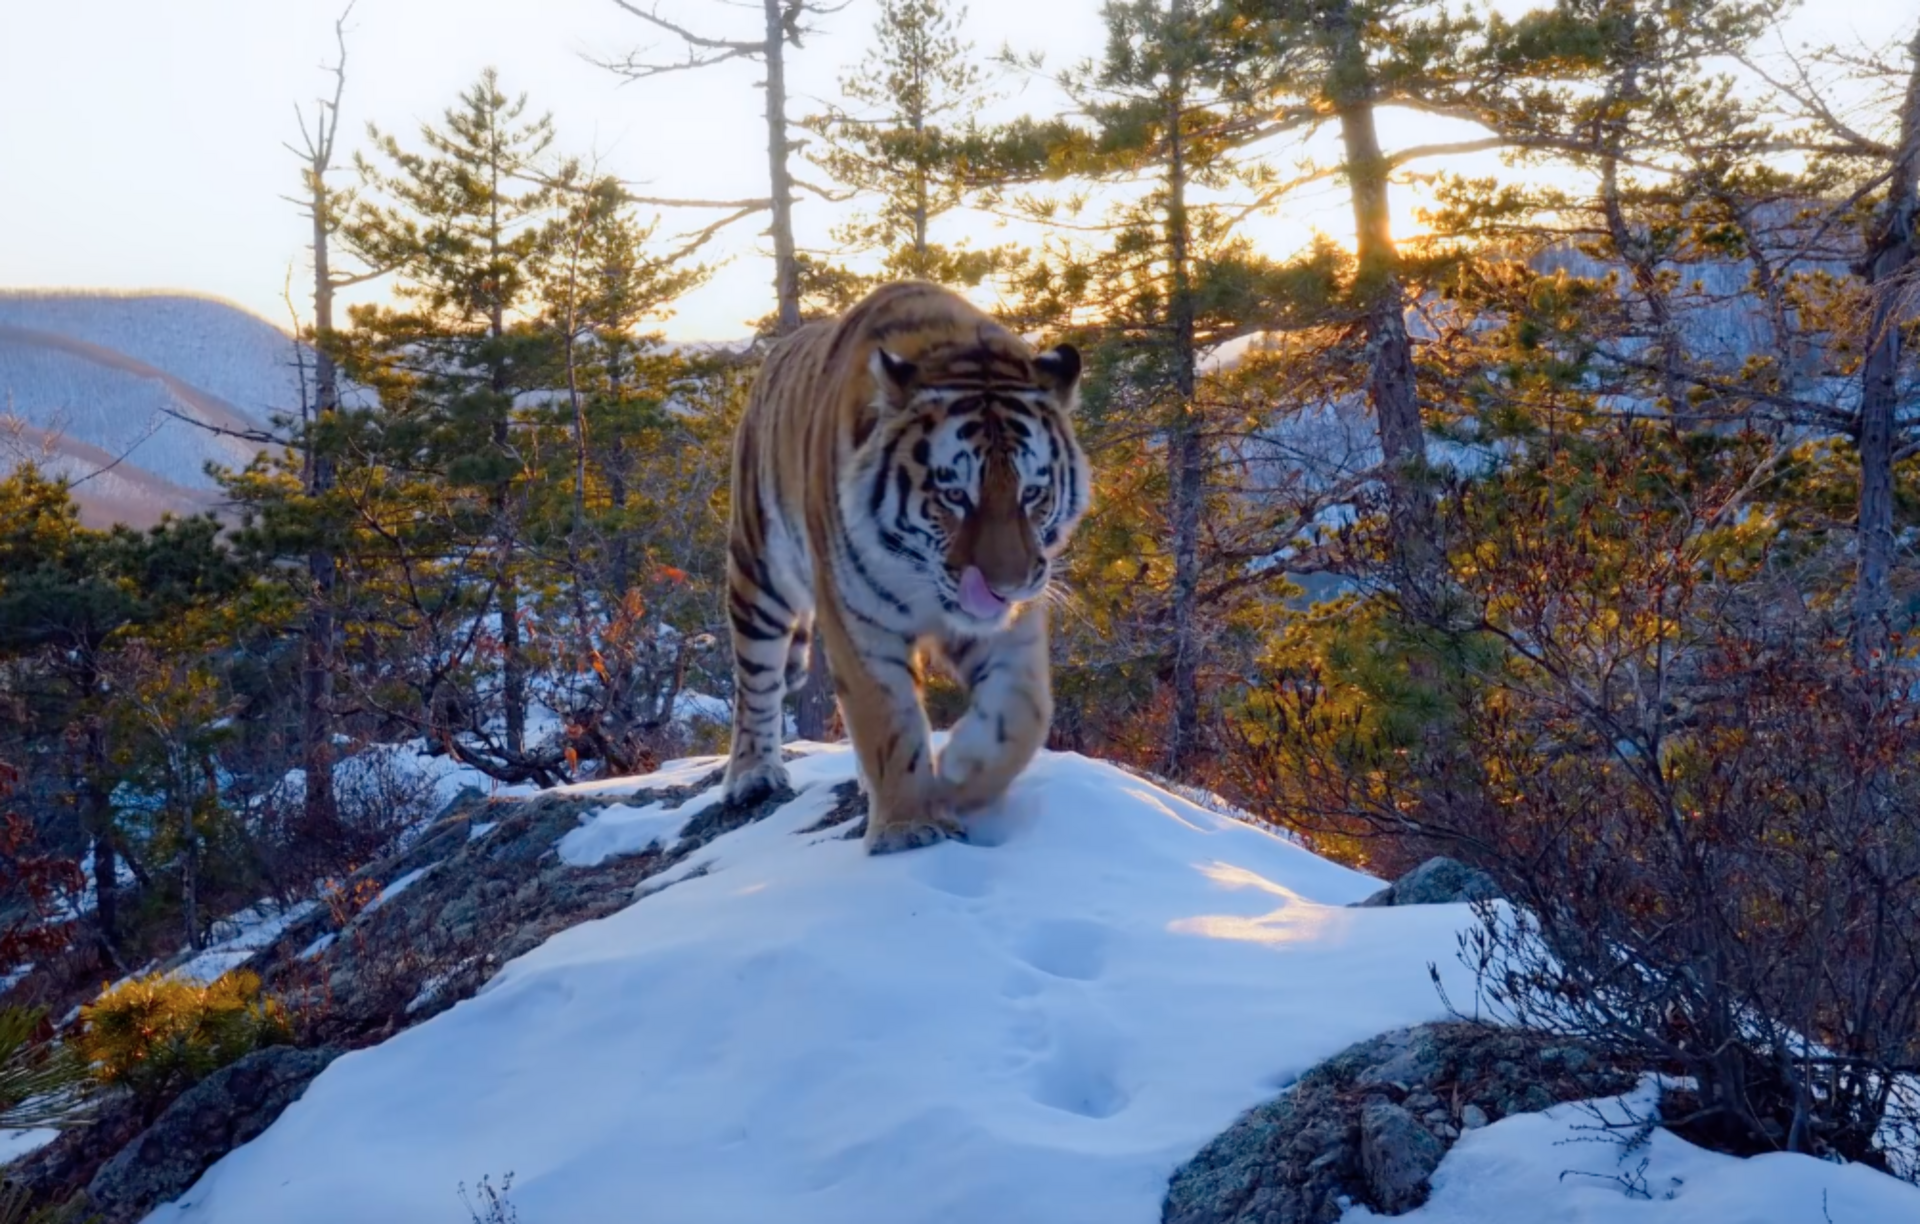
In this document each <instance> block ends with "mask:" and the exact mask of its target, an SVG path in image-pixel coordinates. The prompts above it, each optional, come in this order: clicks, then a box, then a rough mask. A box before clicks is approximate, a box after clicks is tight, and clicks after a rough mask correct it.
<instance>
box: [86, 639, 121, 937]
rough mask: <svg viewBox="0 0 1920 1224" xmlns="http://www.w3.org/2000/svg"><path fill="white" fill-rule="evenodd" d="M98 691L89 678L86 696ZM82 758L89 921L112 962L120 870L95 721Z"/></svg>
mask: <svg viewBox="0 0 1920 1224" xmlns="http://www.w3.org/2000/svg"><path fill="white" fill-rule="evenodd" d="M98 689H99V680H98V678H97V677H89V683H88V685H87V692H88V693H89V694H92V693H94V692H96V691H98ZM85 751H86V756H85V760H84V763H83V765H82V769H83V771H84V777H83V779H82V788H83V791H84V793H85V795H86V801H87V816H86V827H87V830H88V832H90V833H91V834H92V835H93V917H94V924H95V927H96V929H97V930H98V932H99V936H100V944H101V946H102V947H103V948H104V949H105V950H106V952H107V955H108V956H109V957H110V958H116V959H117V957H116V950H117V948H118V946H119V943H120V932H119V913H120V906H119V899H120V894H119V882H120V868H119V862H118V856H117V855H116V854H115V853H114V843H113V799H112V796H111V795H109V794H108V792H107V786H106V781H105V779H106V770H107V740H106V733H105V731H104V730H103V729H102V728H101V726H100V720H99V719H98V718H92V719H89V720H88V722H87V732H86V749H85Z"/></svg>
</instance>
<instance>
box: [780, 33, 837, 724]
mask: <svg viewBox="0 0 1920 1224" xmlns="http://www.w3.org/2000/svg"><path fill="white" fill-rule="evenodd" d="M762 2H763V4H764V5H765V7H766V15H767V42H766V57H767V181H768V186H769V187H770V188H771V190H770V192H769V194H770V196H771V198H772V200H773V290H774V296H775V298H776V299H777V300H778V301H779V305H780V314H779V318H778V322H777V323H776V334H778V335H782V336H785V335H788V334H790V333H792V332H794V331H797V330H798V329H799V327H800V258H799V255H798V254H797V252H796V250H795V248H794V244H793V177H792V175H791V174H789V173H788V171H787V154H788V143H787V67H786V27H785V25H784V23H783V22H782V20H781V14H780V0H762ZM807 662H808V666H807V682H806V684H805V685H804V686H802V687H801V689H800V691H799V692H798V693H796V694H794V724H795V730H796V731H797V732H798V733H799V735H800V738H801V739H809V740H824V739H825V738H826V737H827V725H828V723H830V722H831V721H832V718H833V679H832V677H831V676H830V675H829V674H828V671H827V659H826V655H825V654H823V653H822V652H821V650H820V641H819V639H818V638H815V639H814V641H813V646H812V650H811V653H810V654H809V655H808V658H807Z"/></svg>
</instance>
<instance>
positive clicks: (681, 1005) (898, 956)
mask: <svg viewBox="0 0 1920 1224" xmlns="http://www.w3.org/2000/svg"><path fill="white" fill-rule="evenodd" d="M803 751H804V755H802V756H801V758H800V759H799V760H797V761H795V762H794V763H793V764H792V765H791V767H790V768H791V770H792V773H793V778H794V782H795V785H796V787H797V788H798V789H799V795H798V797H797V798H795V799H794V800H793V801H792V802H790V803H788V804H786V805H785V806H784V807H782V808H780V809H779V810H778V811H776V812H775V813H774V814H773V815H771V816H769V817H767V818H766V819H765V820H762V821H760V822H759V823H757V824H752V825H748V826H746V827H745V828H742V829H738V830H736V831H734V832H732V833H728V834H726V835H724V836H721V837H719V838H717V839H715V840H714V841H712V842H710V843H708V844H707V845H705V846H703V847H702V848H701V849H700V850H698V851H696V852H695V853H693V854H691V855H689V856H687V857H686V858H685V859H683V860H681V861H680V862H679V863H678V864H676V866H675V867H674V868H673V869H672V870H671V871H670V872H667V873H665V874H662V875H658V876H655V877H653V878H651V879H648V880H646V881H645V882H644V888H645V890H646V895H645V896H644V898H643V899H640V900H637V901H636V902H635V903H634V904H632V905H630V906H629V907H627V908H626V909H624V910H622V911H620V912H619V913H616V914H613V915H611V916H609V917H607V918H604V919H601V920H599V921H596V922H591V923H586V924H583V925H581V926H577V927H574V928H572V929H570V930H567V931H564V932H562V933H560V934H558V935H556V936H554V937H553V938H551V939H549V940H548V941H547V942H546V943H545V944H543V945H541V946H540V947H538V948H536V949H535V950H533V951H532V952H530V953H528V954H527V955H525V956H522V957H520V958H519V959H517V960H515V961H513V962H511V963H509V964H508V965H506V966H505V967H504V968H503V969H502V970H501V971H500V973H499V974H498V975H497V976H496V977H495V978H494V979H493V980H492V981H491V982H490V983H489V984H488V985H487V986H486V987H485V988H484V989H483V990H482V991H481V992H480V993H479V994H478V995H477V996H476V997H474V998H472V999H469V1000H467V1001H465V1002H463V1003H460V1004H458V1005H457V1006H455V1007H453V1008H451V1009H449V1010H448V1011H446V1012H444V1013H442V1014H440V1015H438V1016H436V1017H434V1018H433V1019H431V1020H429V1021H427V1022H426V1023H424V1024H421V1025H419V1026H418V1027H416V1028H413V1029H410V1030H408V1031H406V1032H403V1033H401V1034H400V1035H398V1036H396V1037H394V1038H392V1039H391V1040H389V1041H387V1042H386V1043H384V1044H382V1045H379V1046H376V1047H373V1048H371V1049H367V1050H361V1051H358V1052H355V1053H350V1054H348V1055H346V1056H344V1057H342V1058H341V1059H339V1060H338V1061H337V1062H335V1063H333V1064H332V1065H331V1066H330V1067H329V1068H328V1069H327V1070H326V1071H325V1072H324V1073H323V1074H322V1075H321V1076H320V1077H319V1078H318V1079H317V1080H315V1081H314V1083H313V1085H312V1086H311V1087H310V1088H309V1089H308V1091H307V1093H306V1095H305V1096H304V1097H303V1098H302V1099H301V1100H300V1101H298V1102H297V1103H295V1104H294V1105H293V1106H292V1107H291V1108H289V1109H288V1110H287V1111H286V1113H285V1114H284V1115H282V1116H281V1118H280V1120H279V1121H278V1122H277V1123H275V1124H274V1125H273V1126H272V1127H270V1128H269V1129H268V1130H267V1131H266V1132H265V1133H264V1134H263V1135H261V1136H260V1137H259V1138H257V1139H255V1140H254V1141H253V1142H251V1143H249V1144H247V1145H245V1146H244V1147H242V1148H239V1149H238V1150H236V1151H234V1152H233V1153H231V1154H230V1155H228V1156H227V1157H226V1158H225V1159H224V1160H222V1161H221V1162H220V1163H218V1164H217V1165H215V1166H214V1167H213V1168H212V1169H211V1170H210V1171H209V1172H208V1173H207V1174H206V1176H205V1177H204V1178H202V1180H201V1181H200V1183H199V1184H198V1185H196V1186H195V1187H194V1188H193V1190H191V1191H190V1192H189V1193H188V1194H187V1195H186V1196H185V1197H184V1198H183V1199H182V1200H181V1201H180V1202H179V1203H176V1204H174V1205H171V1206H169V1207H166V1208H163V1209H161V1210H160V1211H159V1212H157V1213H155V1215H154V1216H152V1217H150V1219H151V1220H153V1221H168V1222H170V1221H179V1222H181V1224H185V1222H187V1221H193V1222H196V1224H198V1222H206V1224H229V1222H230V1224H253V1222H255V1221H259V1220H274V1221H282V1222H285V1224H303V1222H311V1224H335V1222H336V1221H339V1220H354V1221H358V1222H365V1224H383V1222H388V1221H391V1222H394V1224H400V1222H402V1221H404V1222H407V1224H432V1222H435V1221H444V1222H445V1224H468V1221H469V1219H470V1217H469V1215H468V1213H467V1210H466V1208H465V1207H464V1206H463V1204H462V1202H461V1199H460V1196H459V1194H458V1187H459V1186H460V1185H461V1184H462V1183H465V1184H466V1185H467V1186H472V1185H474V1184H475V1183H477V1182H478V1181H479V1179H480V1178H482V1177H483V1176H484V1177H490V1178H492V1179H493V1181H494V1183H495V1184H496V1185H497V1184H499V1182H500V1181H501V1179H502V1177H503V1176H504V1175H505V1174H506V1173H508V1172H512V1173H513V1175H514V1178H513V1190H512V1202H513V1205H514V1207H515V1208H516V1209H517V1211H518V1214H519V1217H520V1218H521V1219H523V1220H525V1221H527V1224H547V1222H551V1224H600V1222H602V1221H605V1222H607V1224H613V1222H616V1221H629V1220H642V1219H643V1220H658V1221H674V1222H680V1221H687V1222H694V1221H706V1222H717V1224H726V1222H731V1221H741V1222H743V1224H744V1222H747V1221H763V1220H778V1221H781V1222H782V1224H807V1222H810V1221H819V1222H820V1224H868V1222H872V1224H914V1222H927V1224H931V1222H934V1221H939V1222H943V1224H966V1222H972V1221H980V1222H983V1224H984V1222H986V1221H995V1222H998V1221H1007V1222H1019V1221H1035V1222H1039V1221H1045V1222H1047V1224H1073V1222H1076V1221H1089V1222H1093V1221H1098V1222H1099V1224H1129V1222H1134V1224H1150V1222H1152V1221H1156V1220H1158V1219H1159V1218H1160V1203H1161V1199H1162V1196H1163V1194H1164V1192H1165V1188H1166V1183H1167V1178H1168V1176H1169V1175H1170V1174H1171V1173H1172V1172H1173V1170H1174V1169H1175V1168H1176V1167H1177V1166H1178V1165H1180V1164H1181V1163H1183V1162H1184V1161H1186V1160H1187V1159H1188V1158H1190V1157H1191V1156H1192V1155H1193V1153H1194V1152H1195V1151H1197V1150H1198V1149H1199V1148H1200V1147H1201V1145H1203V1144H1204V1143H1205V1142H1206V1141H1207V1140H1209V1139H1211V1138H1212V1137H1213V1136H1214V1135H1216V1134H1217V1133H1219V1132H1220V1131H1221V1130H1223V1129H1224V1128H1225V1127H1226V1126H1227V1125H1228V1124H1230V1123H1231V1122H1232V1121H1233V1120H1234V1119H1235V1117H1236V1116H1238V1115H1239V1113H1240V1112H1241V1111H1243V1110H1245V1109H1247V1108H1248V1107H1250V1106H1252V1105H1254V1104H1257V1103H1259V1102H1260V1101H1262V1100H1265V1099H1267V1098H1269V1097H1271V1096H1272V1095H1273V1094H1274V1093H1275V1092H1276V1091H1278V1090H1279V1089H1280V1088H1282V1087H1283V1086H1284V1085H1286V1084H1288V1083H1290V1082H1292V1081H1293V1080H1294V1079H1295V1078H1297V1077H1298V1076H1299V1075H1300V1074H1301V1073H1302V1072H1304V1071H1305V1070H1307V1069H1308V1068H1309V1067H1311V1066H1312V1065H1313V1064H1315V1063H1317V1062H1319V1061H1321V1060H1322V1059H1324V1058H1326V1057H1328V1056H1330V1055H1332V1054H1334V1053H1337V1052H1338V1051H1339V1050H1341V1049H1343V1048H1345V1047H1346V1046H1348V1045H1350V1044H1351V1043H1353V1042H1354V1041H1357V1040H1360V1039H1362V1038H1366V1037H1370V1036H1373V1035H1374V1034H1377V1033H1379V1032H1382V1031H1384V1030H1386V1029H1389V1028H1393V1027H1396V1026H1399V1025H1405V1024H1412V1023H1419V1022H1422V1021H1426V1020H1431V1019H1436V1018H1439V1017H1441V1015H1442V1014H1443V1008H1442V1006H1441V1003H1440V1000H1439V998H1438V996H1437V994H1436V992H1435V990H1434V987H1433V984H1432V982H1431V981H1430V979H1429V977H1428V966H1429V965H1430V964H1435V965H1437V966H1438V967H1439V970H1440V972H1441V974H1442V976H1443V977H1444V978H1446V979H1447V985H1448V988H1449V989H1450V990H1451V992H1452V993H1453V996H1454V997H1455V998H1465V997H1469V996H1470V993H1471V990H1470V984H1469V983H1468V982H1467V981H1466V980H1464V979H1465V973H1464V970H1461V969H1460V968H1459V966H1458V965H1457V963H1456V961H1455V959H1454V951H1455V943H1454V937H1455V933H1456V931H1457V930H1459V929H1460V928H1461V927H1462V926H1464V925H1465V924H1467V923H1469V922H1471V921H1472V918H1471V915H1470V913H1469V911H1468V910H1467V908H1466V907H1465V906H1416V907H1405V908H1382V909H1348V908H1344V907H1345V905H1346V903H1348V902H1351V901H1356V900H1359V899H1361V898H1363V897H1365V896H1367V895H1369V894H1370V893H1372V892H1373V891H1375V890H1376V889H1377V888H1378V887H1379V886H1380V881H1377V880H1374V879H1372V878H1370V877H1367V876H1364V875H1361V874H1359V873H1356V872H1353V871H1349V870H1347V869H1345V868H1342V867H1339V866H1336V865H1334V864H1332V863H1329V862H1326V861H1324V860H1322V859H1319V858H1316V857H1314V856H1313V855H1312V854H1310V853H1309V852H1307V851H1306V850H1304V849H1302V848H1301V847H1299V846H1296V845H1293V844H1291V843H1289V842H1287V841H1285V840H1282V839H1281V838H1278V837H1275V836H1272V835H1270V834H1268V833H1266V832H1264V831H1262V830H1260V829H1257V828H1254V827H1252V826H1249V825H1248V824H1246V823H1244V822H1243V821H1239V820H1235V819H1233V818H1232V817H1230V816H1227V815H1223V814H1220V813H1217V812H1212V811H1208V810H1206V809H1205V808H1203V807H1201V806H1198V805H1196V804H1194V803H1191V802H1189V801H1187V800H1185V799H1182V798H1180V797H1178V796H1176V795H1173V794H1171V793H1169V792H1167V791H1166V790H1164V789H1161V788H1159V787H1157V786H1155V785H1153V784H1152V783H1150V782H1147V781H1145V780H1143V779H1140V778H1137V777H1134V776H1131V775H1129V774H1127V773H1125V772H1123V771H1121V770H1119V769H1117V768H1114V767H1112V766H1108V765H1104V764H1100V763H1098V762H1094V761H1089V760H1087V759H1085V758H1081V757H1077V756H1072V755H1059V754H1042V755H1041V756H1040V757H1039V759H1038V760H1036V761H1035V763H1034V765H1033V766H1032V768H1030V769H1029V770H1028V771H1027V772H1026V773H1025V774H1024V775H1023V776H1022V777H1021V778H1020V779H1019V780H1018V782H1017V783H1016V784H1015V786H1014V787H1013V789H1012V791H1011V792H1010V794H1009V795H1008V796H1007V798H1006V799H1005V800H1003V801H1002V802H1001V803H1000V804H999V805H998V806H997V807H996V808H995V809H994V810H993V811H991V812H989V813H987V814H985V815H984V816H983V817H981V818H980V819H979V820H978V822H977V824H976V826H975V838H974V840H973V841H972V843H970V844H957V843H949V844H943V845H939V846H934V847H931V848H929V849H925V850H918V851H913V852H910V853H905V854H899V855H891V856H886V857H882V858H869V857H867V855H866V854H865V853H864V851H863V849H862V847H861V845H860V843H859V842H858V841H857V840H848V839H847V838H846V836H845V834H846V833H847V832H848V831H849V830H848V827H847V825H845V824H842V825H838V826H833V825H830V824H829V822H830V820H831V816H830V814H831V813H832V812H833V811H834V809H835V805H836V802H837V800H838V798H839V796H837V795H836V794H835V790H836V788H838V787H839V786H840V784H842V783H845V782H847V781H849V780H850V779H851V778H852V777H853V762H852V758H851V756H850V755H849V754H848V752H847V751H846V750H845V749H844V748H824V747H822V746H819V745H804V746H803ZM714 764H715V763H714V762H712V761H710V760H694V761H687V762H675V763H674V764H673V766H672V767H671V769H670V770H669V771H668V776H670V777H672V778H674V779H676V780H677V781H676V782H675V783H674V784H678V785H684V784H686V783H687V782H690V781H692V780H694V779H697V778H700V777H703V776H705V775H707V774H710V773H711V770H712V768H713V766H714ZM565 789H569V790H572V791H576V792H581V791H584V792H588V793H591V792H594V791H599V792H602V793H606V792H612V794H610V795H609V797H610V798H612V797H613V796H614V795H618V794H634V795H636V796H641V797H640V798H638V799H637V800H636V802H635V803H634V804H632V805H622V806H621V807H619V808H617V809H614V810H612V811H610V812H603V813H601V814H600V815H599V816H598V817H596V818H594V819H592V820H590V821H588V822H587V823H586V824H583V826H582V827H581V829H580V830H577V831H575V833H573V834H569V837H570V838H572V839H573V841H574V845H573V849H574V850H575V851H578V852H579V854H580V857H581V858H583V859H585V858H589V857H594V856H597V855H600V854H602V853H606V854H613V853H620V852H630V851H632V850H634V849H638V848H640V846H641V844H642V843H643V842H645V843H646V844H651V842H653V841H654V840H657V839H659V838H662V837H670V836H671V835H672V828H670V827H669V826H670V825H671V826H673V827H677V824H676V823H675V822H677V821H679V820H683V819H686V818H687V817H688V816H690V814H691V813H692V812H694V811H697V810H699V808H701V807H704V806H705V805H706V804H707V803H710V802H712V801H713V798H712V793H711V792H709V793H708V794H703V795H701V796H700V797H698V798H696V799H694V800H692V801H690V802H689V803H687V804H686V805H684V806H683V807H682V808H680V809H677V810H673V811H669V810H666V809H656V808H655V807H654V806H653V805H649V804H647V803H646V801H645V798H644V793H645V792H646V791H649V790H654V789H658V785H656V784H654V783H653V782H650V781H649V780H628V782H627V784H626V785H614V784H592V785H591V786H589V787H580V788H565ZM589 851H590V852H591V853H589ZM1502 1125H1503V1126H1504V1125H1505V1124H1502ZM1510 1133H1512V1128H1509V1129H1507V1130H1502V1129H1501V1128H1500V1127H1495V1128H1492V1130H1491V1131H1490V1132H1489V1133H1488V1134H1487V1135H1485V1136H1478V1135H1476V1136H1474V1137H1471V1138H1470V1140H1469V1142H1468V1143H1466V1144H1463V1145H1462V1149H1461V1156H1460V1159H1466V1158H1468V1157H1470V1156H1474V1155H1475V1154H1481V1155H1484V1154H1485V1153H1486V1152H1488V1151H1491V1152H1492V1153H1493V1155H1494V1156H1495V1157H1496V1158H1497V1157H1498V1155H1499V1152H1498V1150H1497V1149H1495V1148H1492V1147H1490V1145H1493V1144H1497V1143H1499V1142H1502V1141H1503V1140H1504V1138H1505V1137H1506V1136H1507V1135H1509V1134H1510ZM1551 1158H1552V1157H1547V1159H1551ZM1809 1163H1811V1162H1809ZM1446 1167H1447V1166H1443V1170H1444V1169H1445V1168H1446ZM1558 1167H1560V1168H1564V1167H1567V1161H1566V1158H1564V1157H1563V1158H1562V1163H1561V1164H1560V1165H1559V1166H1558ZM1485 1175H1486V1176H1488V1177H1496V1176H1498V1177H1509V1176H1511V1177H1513V1178H1515V1179H1521V1178H1522V1177H1523V1175H1525V1176H1531V1174H1530V1173H1529V1170H1528V1169H1527V1168H1522V1169H1518V1170H1517V1171H1512V1170H1510V1171H1508V1172H1501V1171H1500V1170H1499V1169H1498V1168H1490V1169H1489V1170H1488V1171H1487V1172H1486V1174H1485ZM1462 1180H1463V1179H1461V1178H1455V1179H1454V1185H1453V1188H1451V1189H1450V1188H1449V1186H1448V1185H1443V1186H1442V1196H1441V1197H1438V1198H1436V1201H1435V1208H1436V1209H1438V1208H1439V1207H1440V1206H1441V1205H1442V1204H1443V1202H1444V1201H1445V1199H1444V1196H1445V1194H1447V1193H1453V1192H1455V1191H1456V1190H1457V1189H1459V1186H1458V1183H1460V1182H1461V1181H1462ZM1516 1184H1517V1183H1516ZM1528 1184H1529V1191H1528V1192H1529V1193H1533V1190H1532V1188H1531V1182H1529V1183H1528ZM1468 1188H1469V1189H1470V1187H1468ZM1571 1192H1572V1191H1566V1192H1565V1193H1571ZM1354 1214H1355V1215H1356V1216H1358V1215H1359V1214H1360V1213H1358V1212H1356V1213H1354ZM1430 1218H1432V1219H1434V1220H1436V1221H1439V1220H1452V1219H1455V1218H1478V1217H1468V1216H1458V1217H1456V1216H1438V1215H1437V1216H1433V1217H1430ZM1489 1218H1491V1217H1489ZM1516 1218H1517V1217H1516ZM1533 1218H1545V1217H1541V1216H1535V1217H1533ZM1555 1218H1559V1217H1555ZM1596 1218H1598V1217H1596ZM1608 1218H1611V1217H1608ZM1633 1218H1635V1219H1637V1218H1639V1217H1633ZM1675 1218H1677V1217H1675ZM1694 1218H1705V1217H1694ZM1815 1218H1817V1217H1815ZM1835 1218H1836V1219H1838V1218H1839V1217H1837V1216H1836V1217H1835Z"/></svg>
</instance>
